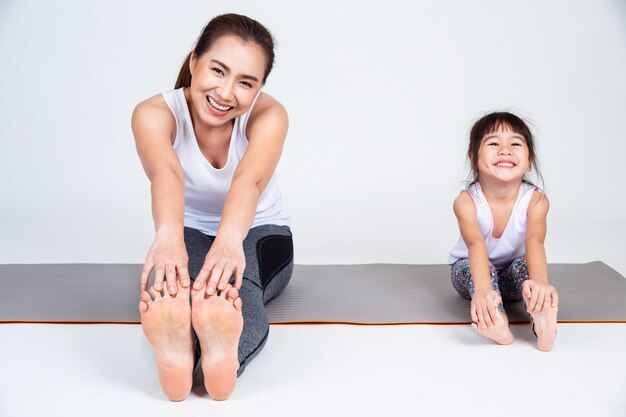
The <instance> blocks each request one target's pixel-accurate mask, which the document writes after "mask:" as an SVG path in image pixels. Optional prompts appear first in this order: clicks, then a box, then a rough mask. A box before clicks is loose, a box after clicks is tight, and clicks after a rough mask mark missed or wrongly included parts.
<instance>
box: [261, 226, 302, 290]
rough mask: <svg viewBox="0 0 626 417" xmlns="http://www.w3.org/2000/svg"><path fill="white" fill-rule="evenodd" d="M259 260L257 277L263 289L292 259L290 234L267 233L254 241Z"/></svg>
mask: <svg viewBox="0 0 626 417" xmlns="http://www.w3.org/2000/svg"><path fill="white" fill-rule="evenodd" d="M256 252H257V258H258V260H259V278H261V285H263V288H264V289H265V288H266V287H267V284H269V283H270V282H271V281H272V279H273V278H274V277H275V276H276V275H278V273H279V272H280V271H282V270H283V269H284V268H285V267H286V266H287V265H289V263H291V261H292V259H293V239H292V238H291V236H283V235H269V236H264V237H263V238H261V239H259V241H258V242H257V243H256Z"/></svg>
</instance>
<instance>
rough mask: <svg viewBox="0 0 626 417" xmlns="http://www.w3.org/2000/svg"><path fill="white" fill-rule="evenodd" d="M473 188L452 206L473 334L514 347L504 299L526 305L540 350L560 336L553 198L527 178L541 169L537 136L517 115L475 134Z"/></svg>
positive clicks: (487, 121)
mask: <svg viewBox="0 0 626 417" xmlns="http://www.w3.org/2000/svg"><path fill="white" fill-rule="evenodd" d="M467 155H468V158H469V160H470V165H471V171H472V174H473V182H472V183H471V184H470V185H469V186H468V187H467V189H466V190H464V191H463V192H461V194H460V195H459V196H458V197H457V198H456V200H455V201H454V213H455V215H456V217H457V220H458V222H459V229H460V231H461V238H460V239H459V241H458V242H457V244H456V246H455V247H454V248H453V249H452V251H451V252H450V256H449V258H448V263H449V264H450V265H451V266H452V285H453V286H454V288H455V289H456V290H457V292H458V293H459V294H460V295H461V296H463V297H464V298H467V299H468V300H471V302H472V303H471V309H470V313H471V317H472V322H473V323H472V328H473V329H474V330H476V331H477V332H478V333H479V334H480V335H482V336H486V337H488V338H490V339H493V340H495V341H496V342H497V343H499V344H503V345H508V344H510V343H512V342H513V334H512V333H511V331H510V330H509V323H508V319H507V316H506V313H505V312H504V307H503V305H502V300H503V299H504V300H507V301H508V300H511V301H517V300H521V299H522V298H523V299H524V301H525V302H526V309H527V311H528V313H530V315H531V317H532V321H533V331H534V332H535V335H536V336H537V347H538V348H539V349H540V350H542V351H549V350H551V349H552V345H553V344H554V338H555V335H556V322H557V319H556V318H557V306H558V295H557V292H556V290H555V289H554V287H553V286H551V285H550V284H549V283H548V271H547V263H546V254H545V250H544V247H543V242H544V239H545V236H546V215H547V213H548V207H549V202H548V198H547V197H546V196H545V195H544V194H543V193H542V192H541V191H539V189H537V187H536V186H534V185H533V184H532V183H531V182H530V181H529V180H528V178H527V173H528V172H530V171H532V170H533V169H534V170H535V172H536V173H537V174H538V176H540V174H539V171H538V169H537V160H536V155H535V144H534V139H533V135H532V133H531V131H530V129H529V128H528V126H527V125H526V123H524V121H523V120H522V119H520V118H519V117H517V116H515V115H514V114H511V113H491V114H488V115H486V116H484V117H482V118H481V119H479V120H478V121H477V122H476V123H475V124H474V126H473V127H472V130H471V133H470V143H469V149H468V152H467Z"/></svg>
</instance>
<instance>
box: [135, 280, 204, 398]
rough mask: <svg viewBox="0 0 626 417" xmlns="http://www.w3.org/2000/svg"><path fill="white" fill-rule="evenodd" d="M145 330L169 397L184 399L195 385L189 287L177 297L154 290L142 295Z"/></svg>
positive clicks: (182, 288)
mask: <svg viewBox="0 0 626 417" xmlns="http://www.w3.org/2000/svg"><path fill="white" fill-rule="evenodd" d="M139 312H140V313H141V327H142V328H143V332H144V334H145V335H146V337H147V338H148V341H149V342H150V345H151V346H152V350H153V351H154V356H155V358H156V362H157V368H158V371H159V381H160V382H161V387H162V388H163V391H164V392H165V395H167V397H168V398H169V399H170V400H172V401H182V400H184V399H185V398H186V397H187V395H188V394H189V391H191V386H192V384H193V378H192V375H193V365H194V364H193V351H194V347H193V339H192V336H191V306H190V305H189V287H187V288H185V287H182V286H180V287H179V289H178V294H177V295H176V297H172V296H170V295H169V294H168V293H167V291H164V295H161V293H160V292H157V291H156V290H155V289H154V288H153V287H150V293H149V294H148V292H146V291H144V292H142V293H141V302H140V303H139Z"/></svg>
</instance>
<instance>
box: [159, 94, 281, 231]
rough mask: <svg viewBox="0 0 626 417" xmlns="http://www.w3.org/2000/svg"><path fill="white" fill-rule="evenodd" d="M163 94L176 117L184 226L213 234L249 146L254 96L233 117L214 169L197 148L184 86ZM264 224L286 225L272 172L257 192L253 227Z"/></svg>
mask: <svg viewBox="0 0 626 417" xmlns="http://www.w3.org/2000/svg"><path fill="white" fill-rule="evenodd" d="M162 95H163V98H164V99H165V102H166V103H167V105H168V107H169V108H170V110H171V111H172V113H173V114H174V118H175V119H176V138H175V139H174V144H173V148H174V151H175V152H176V154H177V155H178V160H179V161H180V165H181V167H182V169H183V172H184V174H185V226H186V227H191V228H194V229H197V230H199V231H201V232H202V233H204V234H207V235H210V236H215V235H216V234H217V228H218V226H219V223H220V220H221V218H222V210H223V208H224V201H225V200H226V194H227V193H228V190H229V189H230V185H231V182H232V179H233V174H234V173H235V169H236V168H237V165H239V161H241V158H243V155H244V153H245V152H246V149H247V148H248V138H247V137H246V124H247V122H248V118H249V117H250V112H251V111H252V108H253V107H254V103H256V98H255V100H254V102H253V103H252V105H251V106H250V109H248V111H247V112H246V113H245V114H243V115H241V116H239V117H237V118H236V119H235V123H234V125H233V132H232V135H231V138H230V144H229V148H228V159H227V161H226V165H224V166H223V167H222V168H220V169H216V168H214V167H213V166H212V165H211V164H210V163H209V161H207V160H206V158H205V157H204V155H202V152H201V151H200V147H199V146H198V141H197V140H196V135H195V133H194V130H193V125H192V123H191V115H190V113H189V108H188V107H187V100H186V99H185V92H184V89H183V88H179V89H176V90H170V91H167V92H165V93H163V94H162ZM257 97H258V95H257ZM266 224H273V225H278V226H289V216H288V215H287V214H286V213H285V212H284V211H283V207H282V202H281V193H280V189H279V188H278V184H277V182H276V175H275V174H274V175H273V176H272V178H271V179H270V181H269V183H268V184H267V187H265V190H263V193H261V195H260V196H259V201H258V203H257V208H256V215H255V217H254V222H253V223H252V227H256V226H262V225H266Z"/></svg>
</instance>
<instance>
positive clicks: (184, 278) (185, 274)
mask: <svg viewBox="0 0 626 417" xmlns="http://www.w3.org/2000/svg"><path fill="white" fill-rule="evenodd" d="M177 270H178V278H179V280H180V285H182V286H183V287H185V288H187V287H188V286H189V284H190V283H191V278H190V277H189V270H188V269H187V267H186V266H184V265H181V266H178V268H177Z"/></svg>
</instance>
